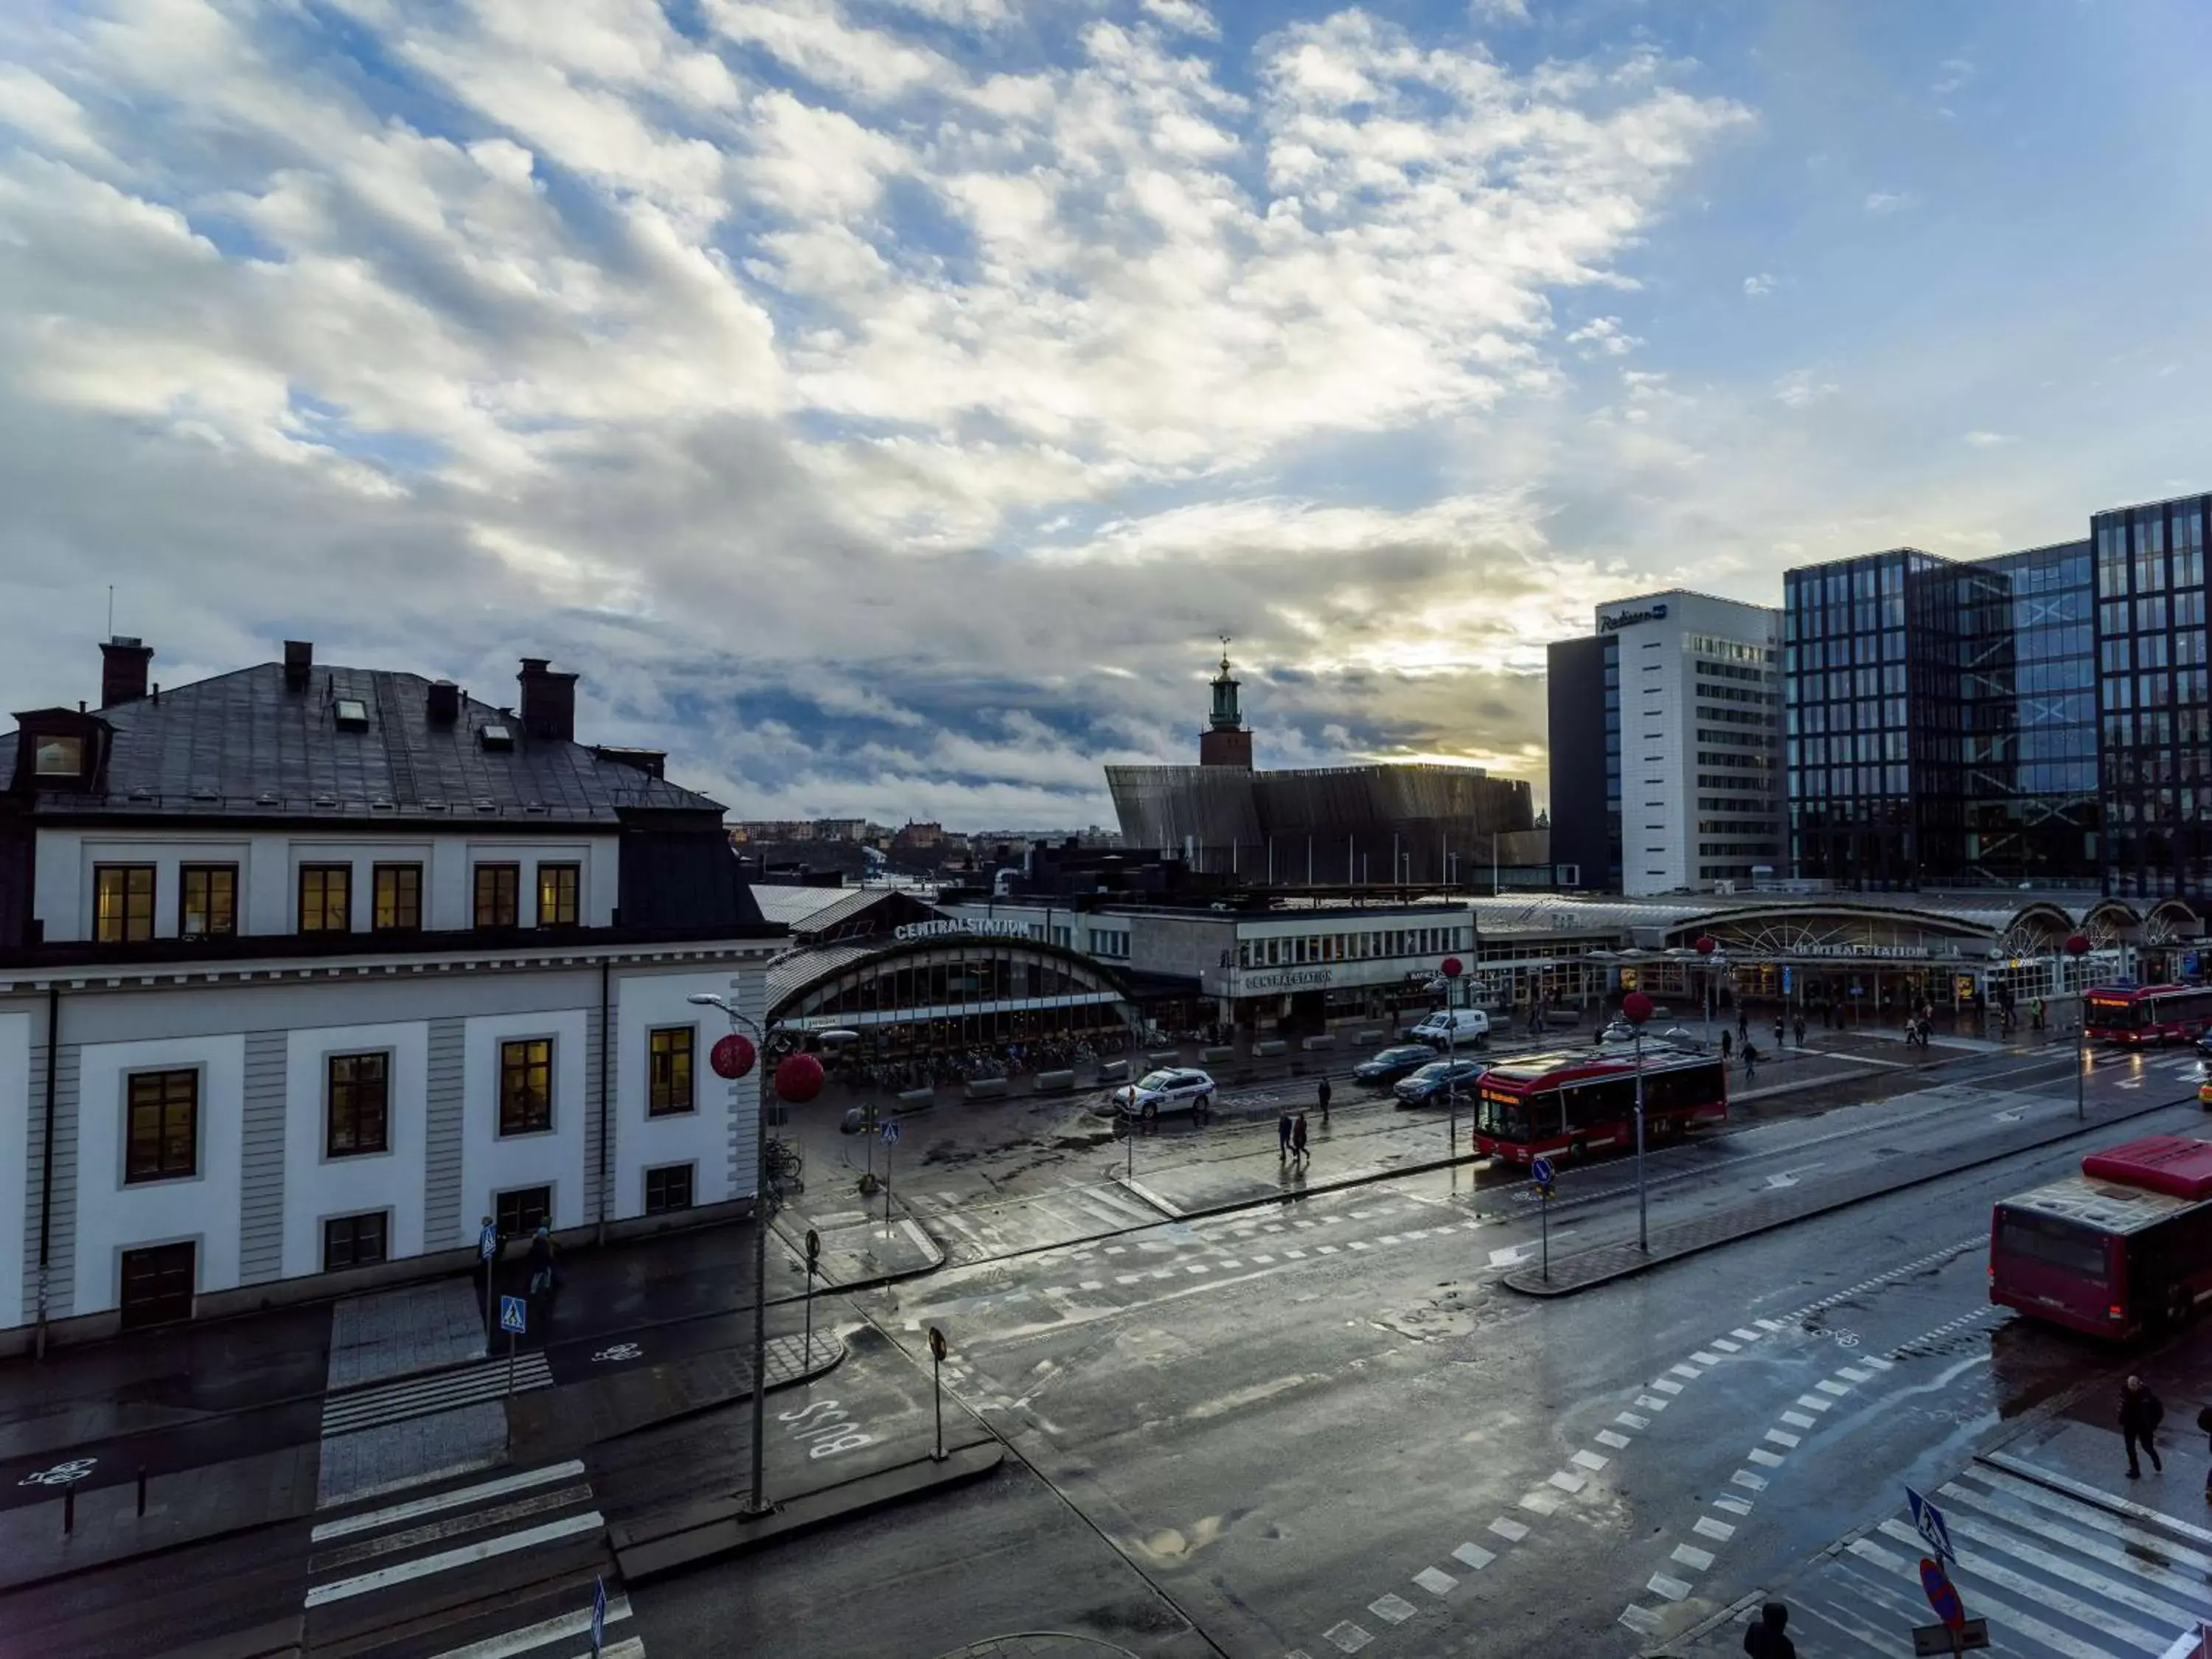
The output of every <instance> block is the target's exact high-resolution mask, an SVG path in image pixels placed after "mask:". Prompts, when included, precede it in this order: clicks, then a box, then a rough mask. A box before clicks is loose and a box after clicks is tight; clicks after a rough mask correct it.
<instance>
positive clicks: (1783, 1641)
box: [1743, 1601, 1797, 1659]
mask: <svg viewBox="0 0 2212 1659" xmlns="http://www.w3.org/2000/svg"><path fill="white" fill-rule="evenodd" d="M1789 1628H1790V1609H1789V1608H1787V1607H1784V1606H1783V1605H1782V1603H1781V1602H1779V1601H1769V1602H1768V1603H1767V1604H1766V1605H1765V1607H1761V1608H1760V1609H1759V1622H1758V1623H1757V1624H1755V1625H1753V1626H1751V1627H1750V1628H1749V1629H1748V1630H1747V1631H1745V1632H1744V1633H1743V1650H1744V1651H1745V1652H1746V1653H1747V1654H1749V1655H1750V1656H1751V1659H1797V1644H1796V1643H1795V1642H1792V1641H1791V1640H1790V1638H1789V1636H1788V1634H1787V1633H1786V1632H1788V1630H1789Z"/></svg>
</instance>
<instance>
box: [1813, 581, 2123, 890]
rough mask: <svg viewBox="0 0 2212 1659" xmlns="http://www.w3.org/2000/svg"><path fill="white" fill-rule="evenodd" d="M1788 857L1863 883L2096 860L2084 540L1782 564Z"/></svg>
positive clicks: (2033, 873)
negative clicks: (1951, 555)
mask: <svg viewBox="0 0 2212 1659" xmlns="http://www.w3.org/2000/svg"><path fill="white" fill-rule="evenodd" d="M1783 580H1784V601H1783V653H1782V669H1783V690H1784V696H1785V699H1786V709H1785V720H1786V725H1787V735H1786V738H1785V745H1786V747H1785V766H1786V768H1787V771H1788V777H1789V809H1790V811H1789V815H1790V868H1791V871H1792V873H1793V874H1795V875H1796V876H1798V877H1800V878H1811V879H1816V880H1826V881H1829V882H1832V883H1833V884H1835V885H1837V886H1838V887H1849V888H1857V889H1862V890H1876V891H1892V890H1910V889H1913V888H1917V887H1922V886H1933V885H1940V884H1990V885H1994V884H2016V883H2018V882H2021V881H2027V880H2042V881H2059V882H2071V881H2082V880H2087V879H2091V878H2093V877H2094V875H2095V872H2096V860H2097V831H2098V824H2099V818H2100V813H2099V806H2098V799H2097V708H2096V686H2095V684H2094V679H2093V657H2094V646H2093V637H2092V631H2093V624H2092V617H2091V614H2090V598H2089V592H2090V561H2089V544H2087V543H2086V542H2066V543H2061V544H2057V545H2054V546H2050V547H2040V548H2033V549H2029V550H2026V551H2023V552H2018V553H2008V554H2004V555H2002V556H1999V557H1996V558H1991V559H1983V560H1977V561H1972V562H1954V561H1951V560H1948V559H1943V558H1939V557H1937V556H1936V555H1934V554H1930V553H1925V552H1923V551H1921V550H1918V549H1917V548H1909V547H1907V548H1893V549H1891V550H1888V551H1887V552H1882V553H1870V554H1867V555H1864V556H1861V557H1857V558H1850V559H1838V560H1834V561H1831V562H1828V563H1826V564H1820V565H1813V566H1808V567H1806V568H1801V569H1796V570H1791V571H1789V572H1787V573H1785V574H1784V579H1783Z"/></svg>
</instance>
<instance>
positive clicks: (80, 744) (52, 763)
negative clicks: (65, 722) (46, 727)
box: [31, 732, 84, 778]
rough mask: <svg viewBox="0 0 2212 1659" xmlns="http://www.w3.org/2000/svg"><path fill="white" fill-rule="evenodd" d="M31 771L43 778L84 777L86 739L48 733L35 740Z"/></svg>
mask: <svg viewBox="0 0 2212 1659" xmlns="http://www.w3.org/2000/svg"><path fill="white" fill-rule="evenodd" d="M33 745H34V746H33V750H32V760H31V769H32V771H33V773H35V774H36V775H38V776H40V777H42V778H81V777H82V776H83V775H84V739H83V738H72V737H64V736H63V735H61V734H60V733H59V732H47V733H46V734H44V735H42V736H40V737H38V738H33Z"/></svg>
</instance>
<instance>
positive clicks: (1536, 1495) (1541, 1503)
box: [1519, 1486, 1566, 1515]
mask: <svg viewBox="0 0 2212 1659" xmlns="http://www.w3.org/2000/svg"><path fill="white" fill-rule="evenodd" d="M1565 1501H1566V1500H1565V1498H1561V1497H1560V1496H1559V1493H1558V1492H1554V1491H1553V1489H1552V1488H1551V1487H1550V1486H1539V1487H1537V1488H1536V1490H1535V1491H1534V1492H1523V1493H1522V1495H1521V1501H1520V1505H1519V1507H1521V1508H1522V1509H1524V1510H1528V1512H1529V1513H1530V1514H1531V1515H1557V1514H1558V1513H1559V1505H1560V1504H1563V1503H1565Z"/></svg>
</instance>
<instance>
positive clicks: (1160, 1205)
mask: <svg viewBox="0 0 2212 1659" xmlns="http://www.w3.org/2000/svg"><path fill="white" fill-rule="evenodd" d="M1483 1161H1484V1159H1483V1157H1482V1154H1481V1153H1480V1152H1466V1153H1462V1154H1460V1155H1458V1156H1455V1157H1452V1158H1432V1159H1431V1160H1429V1161H1428V1162H1426V1163H1422V1164H1403V1165H1401V1166H1400V1167H1399V1168H1397V1169H1395V1170H1374V1171H1372V1172H1370V1174H1367V1175H1358V1176H1346V1177H1344V1179H1342V1180H1341V1181H1332V1182H1328V1183H1327V1184H1326V1185H1323V1186H1319V1187H1315V1186H1306V1187H1301V1188H1297V1190H1296V1191H1295V1192H1285V1193H1263V1194H1261V1195H1260V1196H1259V1197H1257V1198H1240V1199H1237V1200H1236V1201H1234V1202H1233V1203H1228V1204H1208V1205H1204V1206H1200V1207H1199V1208H1197V1209H1194V1210H1177V1209H1171V1208H1169V1207H1168V1206H1167V1204H1166V1200H1164V1199H1161V1198H1160V1197H1158V1195H1157V1194H1153V1193H1151V1192H1148V1191H1146V1188H1145V1186H1144V1184H1143V1183H1142V1182H1136V1181H1130V1180H1127V1179H1126V1178H1125V1177H1123V1176H1108V1177H1107V1179H1109V1181H1111V1182H1113V1183H1114V1184H1115V1186H1117V1187H1121V1188H1125V1189H1126V1190H1127V1191H1128V1192H1129V1193H1131V1194H1133V1195H1134V1196H1136V1197H1138V1198H1139V1199H1142V1200H1144V1201H1145V1202H1146V1203H1147V1204H1149V1205H1151V1206H1152V1207H1153V1208H1154V1209H1157V1210H1159V1211H1160V1212H1161V1215H1160V1220H1161V1221H1194V1220H1197V1219H1198V1218H1200V1217H1203V1216H1211V1215H1234V1214H1236V1213H1237V1212H1238V1211H1239V1210H1257V1209H1261V1208H1264V1207H1265V1206H1267V1205H1270V1204H1292V1203H1296V1202H1297V1200H1300V1199H1306V1198H1319V1197H1321V1196H1322V1194H1327V1193H1341V1192H1347V1191H1349V1190H1351V1189H1352V1188H1355V1187H1372V1186H1375V1185H1376V1183H1378V1182H1384V1181H1396V1180H1399V1179H1401V1177H1403V1176H1409V1175H1426V1174H1428V1173H1429V1172H1431V1170H1449V1169H1453V1168H1455V1167H1456V1166H1458V1165H1460V1164H1480V1163H1482V1162H1483ZM1158 1225H1159V1223H1158V1222H1152V1221H1148V1222H1146V1223H1144V1224H1142V1225H1140V1226H1136V1227H1122V1228H1120V1229H1117V1230H1116V1231H1114V1232H1110V1233H1100V1234H1098V1235H1097V1237H1100V1238H1117V1237H1121V1234H1123V1233H1133V1232H1141V1231H1144V1230H1145V1228H1146V1227H1155V1226H1158ZM1086 1242H1087V1241H1086ZM1066 1248H1067V1246H1066V1243H1059V1244H1044V1245H1040V1246H1038V1247H1037V1249H1039V1250H1060V1249H1066ZM1035 1253H1036V1252H1035V1251H1031V1250H1018V1251H1015V1252H1014V1253H1013V1254H1014V1255H1033V1254H1035ZM1007 1259H1009V1258H1006V1257H1000V1256H994V1257H993V1258H992V1260H993V1261H1003V1260H1007Z"/></svg>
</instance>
